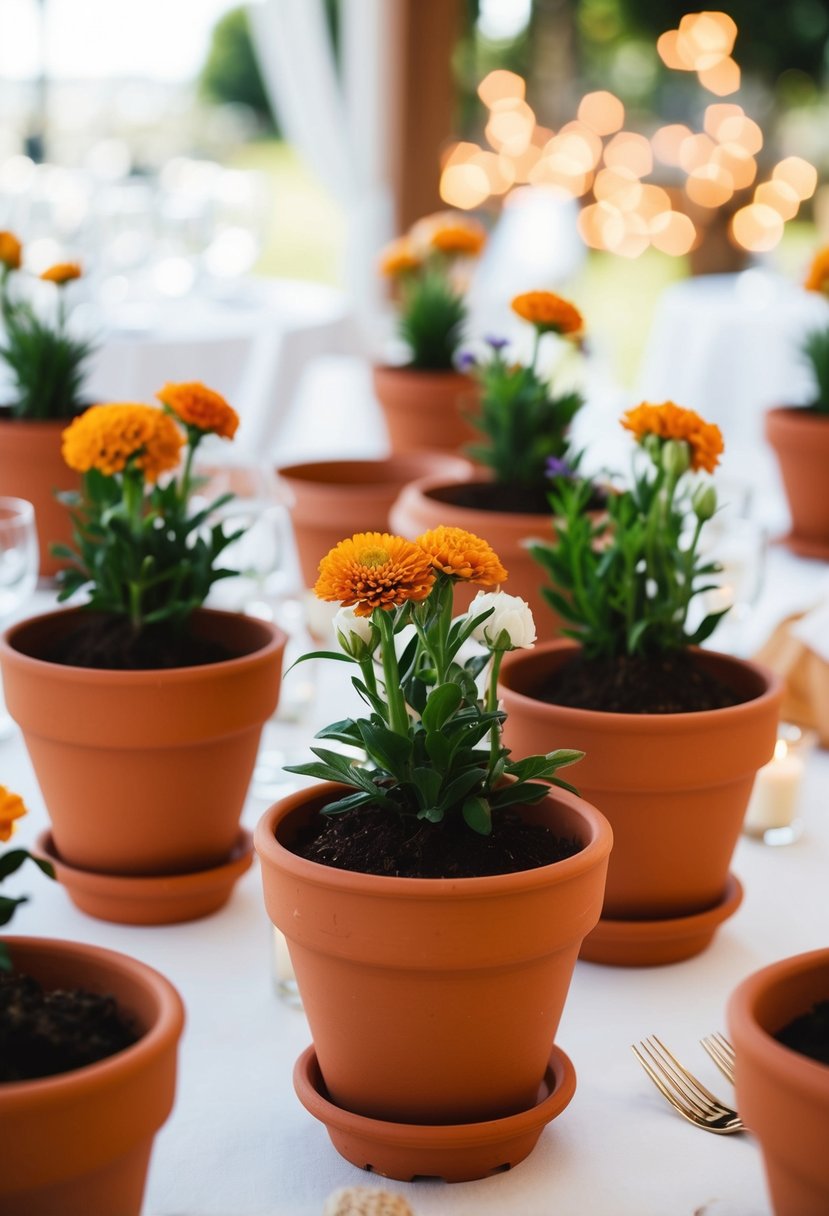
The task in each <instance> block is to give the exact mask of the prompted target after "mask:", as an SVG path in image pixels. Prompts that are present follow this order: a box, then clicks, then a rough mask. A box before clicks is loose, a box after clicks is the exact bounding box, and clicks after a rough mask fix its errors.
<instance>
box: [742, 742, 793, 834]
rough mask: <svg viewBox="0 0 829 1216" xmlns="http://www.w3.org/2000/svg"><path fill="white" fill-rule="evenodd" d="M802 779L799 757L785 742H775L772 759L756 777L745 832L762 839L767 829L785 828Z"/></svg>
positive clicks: (791, 817) (791, 816)
mask: <svg viewBox="0 0 829 1216" xmlns="http://www.w3.org/2000/svg"><path fill="white" fill-rule="evenodd" d="M802 780H803V759H802V757H801V756H798V755H796V754H795V752H794V751H793V750H792V748H791V747H790V746H789V744H788V743H787V742H786V740H785V739H778V740H777V743H776V744H775V746H774V756H773V757H772V759H771V760H770V761H769V763H768V764H766V765H765V766H764V767H763V768H761V769H760V770H759V772H758V773H757V777H756V778H755V781H754V789H753V791H752V794H751V800H750V802H749V804H748V811H747V812H746V817H745V821H744V824H743V826H744V828H745V830H746V831H747V832H749V833H751V834H752V835H758V836H761V835H762V834H763V833H764V832H766V831H768V830H769V829H770V828H785V827H788V826H789V824H790V823H791V822H792V820H793V819H794V817H795V813H796V811H797V804H798V799H799V797H800V786H801V782H802Z"/></svg>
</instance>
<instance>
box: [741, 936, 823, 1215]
mask: <svg viewBox="0 0 829 1216" xmlns="http://www.w3.org/2000/svg"><path fill="white" fill-rule="evenodd" d="M825 1000H829V949H823V950H813V951H811V952H810V953H808V954H798V955H795V956H794V957H793V958H786V959H783V960H782V961H780V962H777V963H772V964H771V966H769V967H764V968H763V969H762V970H761V971H756V972H754V974H753V975H750V976H749V977H748V979H745V980H743V982H742V984H740V985H739V987H738V988H737V989H736V990H735V992H734V993H733V994H732V996H731V999H730V1000H729V1002H728V1029H729V1033H730V1035H731V1038H732V1042H733V1044H734V1050H735V1053H736V1064H735V1085H736V1090H737V1107H738V1109H739V1111H740V1114H741V1115H742V1116H743V1119H744V1120H745V1123H746V1126H747V1127H749V1128H750V1129H751V1131H752V1132H753V1133H754V1135H755V1136H756V1137H757V1139H758V1140H759V1142H760V1148H761V1149H762V1151H763V1163H764V1165H765V1170H766V1181H767V1183H768V1188H769V1194H770V1195H771V1201H772V1207H773V1209H774V1212H775V1216H826V1213H827V1212H829V1155H828V1154H827V1152H826V1146H827V1144H829V1066H827V1065H826V1064H820V1063H818V1062H817V1061H816V1060H812V1059H809V1057H808V1056H804V1055H801V1054H800V1053H799V1052H796V1051H792V1049H791V1048H789V1047H784V1046H783V1044H782V1043H778V1042H777V1040H776V1039H775V1038H773V1037H772V1036H773V1035H774V1034H775V1033H777V1032H778V1031H779V1030H782V1029H783V1027H784V1026H786V1025H787V1024H788V1023H789V1022H791V1021H792V1020H793V1019H794V1018H796V1017H798V1016H799V1015H800V1014H803V1013H808V1011H809V1010H810V1009H811V1008H812V1006H813V1005H814V1004H815V1003H816V1002H817V1001H825Z"/></svg>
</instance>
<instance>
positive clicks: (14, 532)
mask: <svg viewBox="0 0 829 1216" xmlns="http://www.w3.org/2000/svg"><path fill="white" fill-rule="evenodd" d="M38 565H39V551H38V544H37V529H36V527H35V509H34V507H33V506H32V504H31V503H30V502H27V501H26V499H25V498H3V497H0V622H2V623H3V624H5V623H6V622H7V621H9V620H11V618H12V617H14V616H15V615H16V614H17V613H18V611H19V610H20V609H21V608H22V607H23V605H24V604H25V603H26V602H27V600H28V599H29V598H30V596H31V595H32V594H33V592H34V589H35V587H36V586H37V571H38ZM14 730H15V725H14V722H13V720H12V718H11V715H10V714H9V713H8V711H7V710H6V703H5V700H4V699H3V697H2V685H0V739H7V738H9V737H10V736H11V735H12V734H13V733H14Z"/></svg>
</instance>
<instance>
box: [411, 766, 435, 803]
mask: <svg viewBox="0 0 829 1216" xmlns="http://www.w3.org/2000/svg"><path fill="white" fill-rule="evenodd" d="M412 784H413V785H414V787H415V790H416V792H417V798H418V802H419V804H420V806H421V807H436V806H437V804H438V796H439V794H440V787H441V784H442V777H441V774H440V773H439V772H438V771H437V770H436V769H433V768H416V769H415V770H414V772H413V773H412Z"/></svg>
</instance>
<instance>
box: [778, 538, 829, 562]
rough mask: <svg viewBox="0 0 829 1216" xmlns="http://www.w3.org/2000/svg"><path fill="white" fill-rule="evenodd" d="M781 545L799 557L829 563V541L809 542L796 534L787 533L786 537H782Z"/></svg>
mask: <svg viewBox="0 0 829 1216" xmlns="http://www.w3.org/2000/svg"><path fill="white" fill-rule="evenodd" d="M780 543H781V544H783V545H785V546H786V548H787V549H789V550H791V552H792V553H795V554H797V556H798V557H810V558H813V559H814V560H815V561H820V562H829V541H819V540H809V539H807V538H805V537H802V536H798V535H797V533H796V532H787V533H786V535H785V536H781V537H780Z"/></svg>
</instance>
